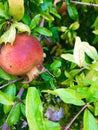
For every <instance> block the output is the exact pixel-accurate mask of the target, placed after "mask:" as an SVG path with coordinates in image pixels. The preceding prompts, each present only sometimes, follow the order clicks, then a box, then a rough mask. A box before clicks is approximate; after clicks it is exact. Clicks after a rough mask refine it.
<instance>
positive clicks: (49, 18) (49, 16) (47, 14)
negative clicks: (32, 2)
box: [41, 12, 54, 21]
mask: <svg viewBox="0 0 98 130" xmlns="http://www.w3.org/2000/svg"><path fill="white" fill-rule="evenodd" d="M41 16H42V17H44V19H46V20H49V21H53V20H54V17H52V15H50V14H49V13H47V12H41Z"/></svg>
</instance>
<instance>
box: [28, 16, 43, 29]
mask: <svg viewBox="0 0 98 130" xmlns="http://www.w3.org/2000/svg"><path fill="white" fill-rule="evenodd" d="M40 18H41V16H40V14H37V15H36V16H35V17H34V18H33V19H32V21H31V24H30V29H31V30H32V29H33V28H35V27H36V25H37V24H38V23H39V22H40Z"/></svg>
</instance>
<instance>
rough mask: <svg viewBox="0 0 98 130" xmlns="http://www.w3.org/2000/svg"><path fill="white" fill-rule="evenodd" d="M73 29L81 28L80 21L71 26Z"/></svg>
mask: <svg viewBox="0 0 98 130" xmlns="http://www.w3.org/2000/svg"><path fill="white" fill-rule="evenodd" d="M69 28H70V29H71V30H77V29H78V28H79V22H77V21H76V22H74V23H72V24H71V25H70V27H69Z"/></svg>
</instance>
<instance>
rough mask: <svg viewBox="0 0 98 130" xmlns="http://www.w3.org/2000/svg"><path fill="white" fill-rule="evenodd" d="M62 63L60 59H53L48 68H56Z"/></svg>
mask: <svg viewBox="0 0 98 130" xmlns="http://www.w3.org/2000/svg"><path fill="white" fill-rule="evenodd" d="M61 65H62V63H61V61H60V60H55V61H54V62H53V63H52V64H51V65H50V68H51V69H57V68H59V67H61Z"/></svg>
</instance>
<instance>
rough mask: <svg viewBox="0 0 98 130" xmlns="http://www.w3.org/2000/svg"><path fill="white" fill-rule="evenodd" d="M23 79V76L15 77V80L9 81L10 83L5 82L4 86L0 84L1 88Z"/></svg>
mask: <svg viewBox="0 0 98 130" xmlns="http://www.w3.org/2000/svg"><path fill="white" fill-rule="evenodd" d="M21 79H23V78H18V79H15V80H11V81H9V82H8V83H6V84H3V85H2V86H0V89H2V88H5V87H6V86H8V85H10V84H14V83H16V82H17V81H20V80H21Z"/></svg>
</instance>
